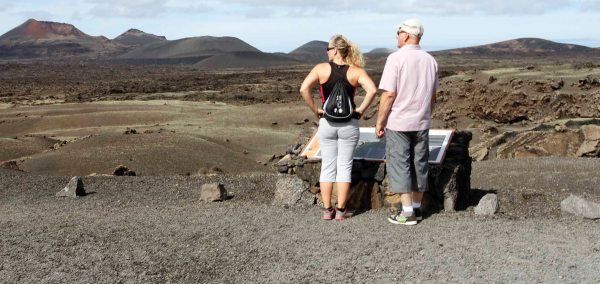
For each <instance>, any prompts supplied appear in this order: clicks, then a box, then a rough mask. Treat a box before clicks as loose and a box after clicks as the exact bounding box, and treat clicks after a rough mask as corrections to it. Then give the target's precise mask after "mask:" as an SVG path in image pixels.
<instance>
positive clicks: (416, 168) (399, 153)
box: [385, 129, 429, 193]
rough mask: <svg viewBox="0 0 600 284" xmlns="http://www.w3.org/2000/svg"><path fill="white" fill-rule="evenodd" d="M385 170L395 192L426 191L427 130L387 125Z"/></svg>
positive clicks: (427, 164)
mask: <svg viewBox="0 0 600 284" xmlns="http://www.w3.org/2000/svg"><path fill="white" fill-rule="evenodd" d="M385 137H386V144H385V148H386V149H385V156H386V170H387V177H388V180H389V184H390V190H391V191H392V192H394V193H409V192H411V191H418V192H425V191H427V190H428V189H429V181H428V177H429V130H421V131H406V132H401V131H393V130H390V129H386V131H385Z"/></svg>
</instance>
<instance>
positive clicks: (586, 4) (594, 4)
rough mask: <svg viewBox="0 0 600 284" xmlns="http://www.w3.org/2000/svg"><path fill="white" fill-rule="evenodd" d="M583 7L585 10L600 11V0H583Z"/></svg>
mask: <svg viewBox="0 0 600 284" xmlns="http://www.w3.org/2000/svg"><path fill="white" fill-rule="evenodd" d="M581 8H582V10H583V11H590V10H594V11H600V0H582V1H581Z"/></svg>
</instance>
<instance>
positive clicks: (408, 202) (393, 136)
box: [386, 129, 417, 225]
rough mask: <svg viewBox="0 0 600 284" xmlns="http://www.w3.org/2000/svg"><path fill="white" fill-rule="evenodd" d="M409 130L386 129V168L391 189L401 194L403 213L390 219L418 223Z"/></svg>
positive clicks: (408, 223) (395, 221)
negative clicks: (413, 203)
mask: <svg viewBox="0 0 600 284" xmlns="http://www.w3.org/2000/svg"><path fill="white" fill-rule="evenodd" d="M410 134H411V133H409V132H399V131H391V130H389V129H388V130H387V131H386V167H387V168H386V169H387V177H388V181H389V186H390V190H391V191H392V192H394V193H398V194H400V202H401V203H402V213H401V214H396V215H393V216H390V218H388V220H389V221H390V222H392V223H394V224H406V225H414V224H416V222H417V221H416V217H415V216H414V214H413V207H412V198H411V192H412V182H411V174H410V172H411V171H410V164H411V159H410V149H411V147H410V145H411V138H410Z"/></svg>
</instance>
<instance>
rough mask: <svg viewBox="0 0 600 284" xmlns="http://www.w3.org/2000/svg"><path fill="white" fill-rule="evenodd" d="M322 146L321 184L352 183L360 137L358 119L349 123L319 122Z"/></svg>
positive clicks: (318, 133)
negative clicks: (355, 154)
mask: <svg viewBox="0 0 600 284" xmlns="http://www.w3.org/2000/svg"><path fill="white" fill-rule="evenodd" d="M317 136H318V137H319V144H320V146H321V177H320V179H319V180H320V182H352V178H351V174H352V162H353V161H354V149H355V148H356V145H357V144H358V138H359V137H360V130H359V123H358V119H352V120H351V121H349V122H329V121H327V120H326V119H325V118H321V120H319V130H318V132H317Z"/></svg>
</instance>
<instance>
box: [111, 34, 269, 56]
mask: <svg viewBox="0 0 600 284" xmlns="http://www.w3.org/2000/svg"><path fill="white" fill-rule="evenodd" d="M238 51H253V52H260V50H258V49H256V48H255V47H253V46H251V45H249V44H248V43H246V42H244V41H242V40H240V39H238V38H235V37H212V36H202V37H191V38H183V39H178V40H172V41H162V42H155V43H151V44H148V45H145V46H142V47H140V48H137V49H134V50H132V51H130V52H128V53H126V54H123V55H121V56H119V57H118V58H119V59H136V60H140V59H149V60H157V59H162V60H169V59H170V60H172V59H181V58H191V59H194V60H195V62H198V61H200V60H202V59H205V58H207V57H210V56H213V55H218V54H223V53H228V52H238Z"/></svg>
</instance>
